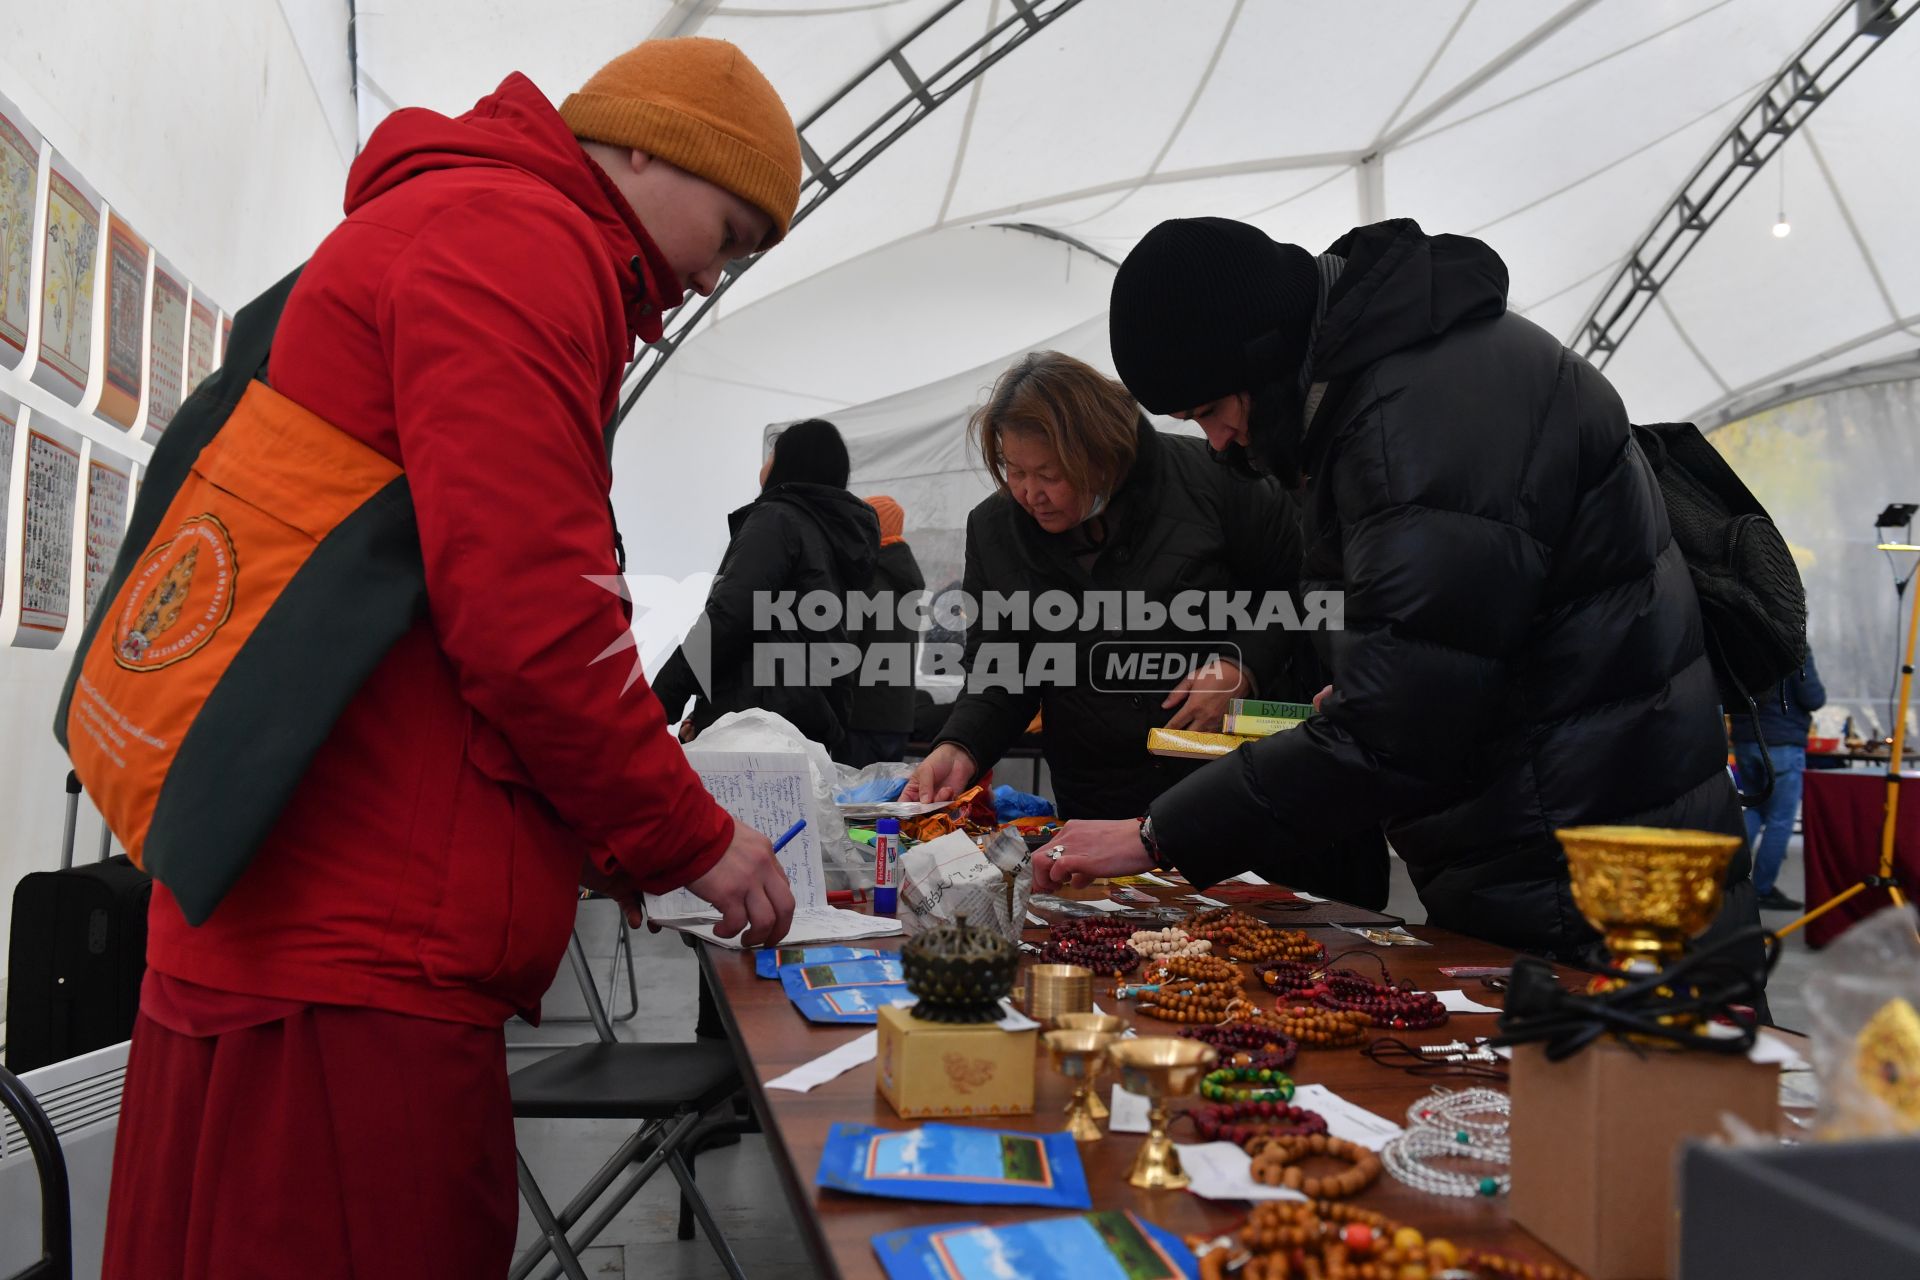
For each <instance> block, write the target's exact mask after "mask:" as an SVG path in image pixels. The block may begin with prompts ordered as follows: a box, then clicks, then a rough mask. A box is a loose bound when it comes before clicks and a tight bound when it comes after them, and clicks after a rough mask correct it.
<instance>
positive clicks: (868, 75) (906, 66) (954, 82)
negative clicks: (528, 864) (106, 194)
mask: <svg viewBox="0 0 1920 1280" xmlns="http://www.w3.org/2000/svg"><path fill="white" fill-rule="evenodd" d="M990 2H991V0H949V2H948V3H947V4H944V5H942V6H941V7H940V9H939V10H938V11H937V12H935V13H934V14H933V15H932V16H931V17H929V18H928V19H927V20H926V21H925V22H922V23H921V24H920V25H919V26H917V27H915V28H914V29H913V30H912V31H911V32H909V33H908V34H907V35H906V36H905V37H903V38H902V39H901V40H900V41H899V42H898V43H896V44H895V45H894V46H893V47H892V48H891V49H888V50H887V51H886V52H885V53H882V54H881V55H880V56H879V57H877V58H875V59H874V60H873V61H872V62H871V63H869V64H868V65H867V67H866V68H865V69H864V70H862V71H861V72H860V74H858V75H856V76H855V77H854V78H853V79H851V80H849V81H848V82H847V83H846V84H845V85H844V86H843V87H842V88H841V89H840V91H839V92H838V93H835V94H834V95H833V96H832V97H831V98H829V99H827V101H826V102H825V103H823V104H822V105H821V106H820V107H819V108H817V109H816V110H815V111H814V112H813V114H811V115H809V116H808V117H807V118H806V119H805V120H802V121H801V122H800V124H799V132H800V155H801V158H802V160H803V161H804V162H805V164H806V168H807V176H806V179H805V180H804V181H803V182H802V183H801V184H800V205H799V208H798V209H797V210H796V211H795V212H794V215H793V222H792V224H791V225H792V227H798V226H799V225H800V224H801V223H802V222H803V221H805V220H806V218H807V217H808V215H810V214H811V213H812V212H813V211H814V210H815V209H818V208H819V207H820V205H821V204H822V203H823V202H824V201H826V200H827V199H828V198H829V197H831V196H832V195H833V193H834V192H836V191H838V190H839V189H840V188H841V187H843V186H845V185H846V184H847V182H848V181H849V180H850V179H852V178H853V176H854V175H855V174H857V173H859V172H860V171H861V170H862V169H864V168H866V167H867V166H868V165H869V164H872V163H873V162H874V161H875V160H876V159H878V158H879V156H880V154H881V153H882V152H884V151H885V150H886V149H887V148H888V147H890V146H892V145H893V144H894V143H896V142H898V141H899V140H900V139H901V138H902V137H904V136H905V135H906V134H907V132H908V131H910V130H911V129H912V128H913V127H914V126H915V125H917V124H919V123H920V122H921V121H922V120H924V119H926V118H927V116H929V115H931V114H932V113H933V112H934V111H935V110H936V109H937V108H938V107H939V106H940V105H941V104H942V103H944V102H946V101H947V100H948V99H949V98H952V97H953V96H954V95H955V94H957V93H959V92H960V91H961V90H963V89H965V88H966V87H967V86H968V85H970V84H972V83H973V82H974V81H975V80H976V79H978V78H979V77H980V76H982V75H984V74H985V73H986V72H987V70H988V69H989V68H990V67H992V66H993V65H994V64H995V63H997V62H999V61H1000V59H1002V58H1004V57H1006V56H1007V55H1008V54H1010V53H1012V52H1013V51H1014V50H1015V49H1018V48H1019V47H1020V46H1021V45H1023V44H1025V43H1026V42H1027V41H1028V40H1030V39H1032V38H1033V37H1034V36H1036V35H1038V34H1040V33H1041V32H1042V31H1044V30H1046V29H1047V27H1048V26H1050V25H1052V24H1053V23H1054V22H1056V21H1057V20H1059V19H1060V18H1061V17H1062V16H1063V15H1065V14H1066V13H1067V12H1068V11H1069V10H1071V9H1073V8H1074V7H1075V6H1077V5H1078V4H1079V3H1080V0H1007V3H1008V4H1009V6H1010V9H1011V12H1010V13H1009V14H1008V16H1007V17H1006V18H1004V19H1002V20H1001V21H1000V22H998V23H995V24H994V26H993V28H992V29H991V30H989V31H988V32H987V33H986V34H985V35H982V36H978V37H976V38H974V39H971V40H967V41H965V43H964V46H963V47H962V48H961V49H960V51H959V52H958V53H954V54H951V55H945V53H944V51H945V50H947V49H950V48H951V47H952V46H953V45H954V44H955V43H957V41H956V40H955V39H954V37H952V36H951V35H950V34H949V33H950V32H952V31H953V30H955V27H954V26H953V25H951V24H950V25H948V26H946V27H945V28H944V29H942V30H941V31H940V33H939V34H938V35H933V34H930V33H933V32H934V31H935V29H936V28H938V27H941V24H942V23H948V22H949V20H951V21H952V22H953V23H958V22H962V21H964V20H965V18H966V16H967V15H969V14H976V15H977V14H978V12H979V11H980V9H982V8H983V7H985V6H986V5H987V4H989V3H990ZM1916 2H1920V0H1916ZM963 11H964V12H963ZM916 47H918V48H919V49H921V50H922V51H923V52H922V57H921V66H916V64H915V59H914V51H915V49H916ZM934 49H938V50H940V51H941V52H940V53H931V54H930V53H928V52H926V51H929V50H934ZM943 55H944V57H945V60H944V61H943V62H941V63H940V65H939V66H938V67H937V69H935V70H932V71H924V70H922V69H921V67H923V66H924V65H925V64H926V61H927V60H928V58H929V57H932V58H939V57H942V56H943ZM890 79H897V80H898V82H899V88H897V89H896V90H895V93H896V94H897V95H898V96H896V97H894V98H893V99H892V105H891V106H889V107H887V108H886V110H884V111H882V112H880V113H879V114H878V115H877V116H874V117H873V118H872V119H871V120H870V121H868V122H867V123H866V124H865V126H864V127H863V128H858V129H856V130H855V131H854V132H853V133H852V136H851V137H849V138H847V140H846V141H844V142H842V143H840V144H839V146H838V147H837V148H836V149H834V150H833V151H832V152H831V153H830V154H826V155H822V154H821V148H820V147H817V146H816V145H815V143H814V142H813V141H812V140H811V139H810V138H809V132H810V131H811V132H812V133H813V134H814V135H815V136H816V137H817V136H819V135H821V134H824V133H826V132H827V130H826V128H825V127H824V126H823V124H822V122H823V120H824V119H825V118H826V117H828V116H829V115H830V114H831V113H832V112H833V111H834V108H836V107H838V106H840V104H841V103H843V102H845V101H847V99H849V98H850V97H852V96H853V95H854V94H856V93H859V94H860V95H861V97H862V98H863V99H864V98H866V97H869V96H871V95H872V94H873V93H874V92H875V91H876V89H878V90H880V91H884V90H885V86H886V84H887V82H888V81H889V80H890ZM836 123H837V122H836ZM834 132H836V133H840V132H842V131H841V130H839V129H836V130H835V131H834ZM823 145H824V144H823ZM759 258H760V255H758V254H755V255H754V256H753V257H750V258H739V259H736V260H735V261H733V262H731V263H729V264H727V269H726V272H725V273H724V274H723V275H722V276H721V279H720V283H719V285H718V286H717V287H716V288H715V289H714V291H713V293H712V294H710V295H709V296H707V297H705V298H701V299H699V300H698V302H694V301H691V300H690V301H688V302H686V303H683V304H682V305H680V306H678V307H675V308H674V309H673V310H672V311H671V312H669V313H668V314H667V316H666V333H665V335H664V336H663V337H662V338H661V339H660V341H659V342H656V343H654V344H653V345H652V346H650V347H648V348H647V349H646V350H645V351H644V352H642V353H641V356H640V358H639V359H638V360H636V361H635V362H634V364H633V367H632V368H631V369H629V370H628V371H627V377H626V382H625V391H626V394H625V396H624V398H623V399H622V400H621V403H620V410H619V412H618V413H617V414H616V415H615V417H614V426H616V427H617V426H618V425H619V423H620V422H621V421H623V420H624V419H625V418H626V416H627V414H629V413H630V412H632V410H633V406H634V405H635V403H637V402H638V401H639V399H640V397H641V395H642V394H644V393H645V391H646V389H647V387H648V386H650V385H651V384H652V382H653V380H654V378H655V377H657V376H658V375H659V373H660V370H661V369H662V368H663V367H664V366H665V365H666V363H667V361H668V360H671V359H672V358H673V355H674V352H676V351H678V350H679V349H680V347H681V346H682V344H684V343H685V342H686V340H687V338H688V336H689V335H690V334H691V333H692V332H693V330H694V329H695V328H696V327H697V326H698V325H699V323H700V321H701V320H702V319H703V318H704V317H705V316H706V314H707V312H708V311H710V310H711V309H712V308H713V305H714V304H715V303H716V302H718V301H720V299H721V297H722V296H723V295H724V294H725V293H726V292H727V290H728V289H730V288H732V287H733V285H734V282H736V281H737V280H739V279H740V277H741V276H742V275H744V274H746V272H747V271H748V270H749V269H750V268H752V266H753V264H754V263H755V262H757V261H759Z"/></svg>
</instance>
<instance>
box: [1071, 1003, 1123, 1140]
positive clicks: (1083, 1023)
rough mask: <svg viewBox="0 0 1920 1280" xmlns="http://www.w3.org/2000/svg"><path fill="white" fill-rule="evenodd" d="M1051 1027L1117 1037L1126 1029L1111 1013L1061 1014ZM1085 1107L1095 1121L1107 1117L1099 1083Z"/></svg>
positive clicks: (1095, 1082) (1096, 1081)
mask: <svg viewBox="0 0 1920 1280" xmlns="http://www.w3.org/2000/svg"><path fill="white" fill-rule="evenodd" d="M1053 1025H1054V1026H1056V1027H1058V1028H1060V1029H1061V1030H1062V1031H1104V1032H1106V1033H1107V1034H1108V1035H1110V1036H1115V1037H1118V1036H1119V1035H1120V1034H1121V1033H1122V1032H1124V1031H1125V1030H1126V1029H1127V1020H1126V1019H1125V1018H1122V1017H1119V1016H1118V1015H1116V1014H1111V1013H1063V1014H1061V1015H1059V1016H1058V1017H1056V1018H1055V1019H1054V1020H1053ZM1087 1105H1088V1107H1089V1109H1090V1110H1091V1111H1092V1113H1093V1118H1094V1119H1095V1120H1105V1119H1106V1118H1107V1116H1108V1115H1109V1112H1108V1111H1107V1104H1106V1103H1105V1102H1104V1101H1102V1100H1101V1098H1100V1082H1099V1081H1098V1080H1095V1081H1094V1082H1093V1093H1092V1095H1091V1096H1090V1097H1089V1098H1088V1099H1087Z"/></svg>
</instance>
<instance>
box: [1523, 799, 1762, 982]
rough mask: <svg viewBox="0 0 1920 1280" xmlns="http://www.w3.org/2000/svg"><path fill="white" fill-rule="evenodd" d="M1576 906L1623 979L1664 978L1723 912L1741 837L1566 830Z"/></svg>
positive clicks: (1565, 843) (1561, 837)
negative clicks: (1598, 935) (1729, 872)
mask: <svg viewBox="0 0 1920 1280" xmlns="http://www.w3.org/2000/svg"><path fill="white" fill-rule="evenodd" d="M1554 835H1555V836H1556V837H1557V838H1558V839H1559V841H1560V844H1561V847H1562V848H1564V849H1565V850H1566V851H1567V869H1568V873H1569V875H1570V876H1571V878H1572V881H1573V901H1574V905H1575V906H1577V907H1579V908H1580V914H1581V915H1583V916H1585V917H1586V918H1587V922H1588V923H1589V924H1591V925H1592V926H1593V927H1594V928H1596V929H1598V930H1599V931H1600V932H1601V934H1602V935H1603V937H1604V938H1605V940H1606V946H1607V954H1608V955H1609V956H1611V957H1612V960H1613V963H1614V966H1615V968H1616V969H1618V970H1619V971H1621V972H1622V973H1626V974H1632V975H1636V976H1637V975H1643V974H1649V973H1659V972H1660V971H1662V970H1664V969H1666V968H1667V967H1668V966H1669V965H1671V964H1673V962H1674V961H1676V960H1678V959H1679V958H1680V956H1681V953H1682V952H1683V951H1685V950H1686V945H1687V942H1688V941H1689V940H1690V939H1692V938H1693V937H1695V936H1696V935H1697V934H1699V933H1700V932H1702V931H1703V930H1705V929H1706V927H1707V926H1708V925H1710V924H1712V923H1713V918H1714V917H1715V916H1716V915H1718V914H1719V912H1720V897H1721V887H1722V885H1723V883H1724V882H1725V880H1726V872H1727V863H1728V862H1729V861H1730V860H1731V859H1732V858H1733V855H1734V852H1735V851H1736V850H1737V849H1739V848H1740V837H1738V836H1724V835H1718V834H1715V833H1713V832H1710V831H1669V830H1663V829H1661V828H1659V827H1568V828H1566V829H1564V830H1561V831H1556V832H1555V833H1554Z"/></svg>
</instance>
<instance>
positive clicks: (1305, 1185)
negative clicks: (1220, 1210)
mask: <svg viewBox="0 0 1920 1280" xmlns="http://www.w3.org/2000/svg"><path fill="white" fill-rule="evenodd" d="M1247 1154H1249V1155H1251V1156H1252V1157H1253V1165H1252V1170H1251V1172H1252V1175H1253V1180H1254V1181H1255V1182H1263V1183H1265V1184H1266V1185H1268V1186H1270V1187H1287V1188H1290V1189H1291V1190H1294V1191H1298V1192H1300V1193H1302V1194H1303V1195H1305V1196H1307V1197H1308V1198H1309V1199H1312V1200H1322V1199H1325V1200H1344V1199H1346V1198H1348V1197H1349V1196H1357V1195H1359V1194H1360V1193H1361V1192H1362V1191H1365V1190H1366V1189H1367V1188H1368V1187H1370V1186H1372V1185H1373V1184H1374V1183H1376V1182H1378V1181H1379V1180H1380V1157H1379V1156H1378V1155H1376V1154H1374V1153H1373V1152H1372V1151H1369V1150H1368V1149H1367V1148H1365V1147H1363V1146H1361V1145H1360V1144H1359V1143H1357V1142H1348V1141H1347V1140H1345V1139H1344V1138H1335V1137H1330V1136H1329V1135H1327V1134H1324V1133H1315V1134H1310V1135H1308V1136H1307V1137H1304V1138H1256V1139H1254V1140H1253V1141H1252V1142H1249V1143H1248V1144H1247ZM1314 1156H1326V1157H1329V1158H1331V1159H1334V1160H1343V1161H1345V1162H1346V1163H1347V1166H1348V1167H1347V1168H1346V1169H1345V1170H1343V1171H1342V1172H1340V1173H1337V1174H1334V1175H1332V1176H1331V1177H1328V1176H1325V1175H1321V1176H1314V1175H1310V1174H1308V1173H1307V1172H1306V1171H1305V1170H1303V1169H1302V1168H1301V1167H1300V1162H1301V1161H1303V1160H1306V1159H1308V1158H1310V1157H1314Z"/></svg>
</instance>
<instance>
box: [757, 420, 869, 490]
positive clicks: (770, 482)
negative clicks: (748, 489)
mask: <svg viewBox="0 0 1920 1280" xmlns="http://www.w3.org/2000/svg"><path fill="white" fill-rule="evenodd" d="M850 469H851V464H850V463H849V462H848V460H847V442H846V441H844V440H842V439H841V438H840V429H839V428H838V427H836V426H834V425H833V424H832V423H831V422H827V421H826V420H824V419H821V418H808V419H807V420H806V421H805V422H796V423H794V424H793V425H792V426H790V427H788V428H787V429H786V430H784V431H782V432H781V433H780V434H779V435H777V436H775V437H774V438H773V466H772V468H771V469H770V470H769V471H768V472H767V483H766V484H765V485H763V486H762V488H763V489H771V488H773V486H775V485H777V484H788V483H791V482H793V481H804V482H806V483H808V484H824V485H827V486H829V487H830V488H834V489H844V488H846V487H847V472H848V471H849V470H850Z"/></svg>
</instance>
